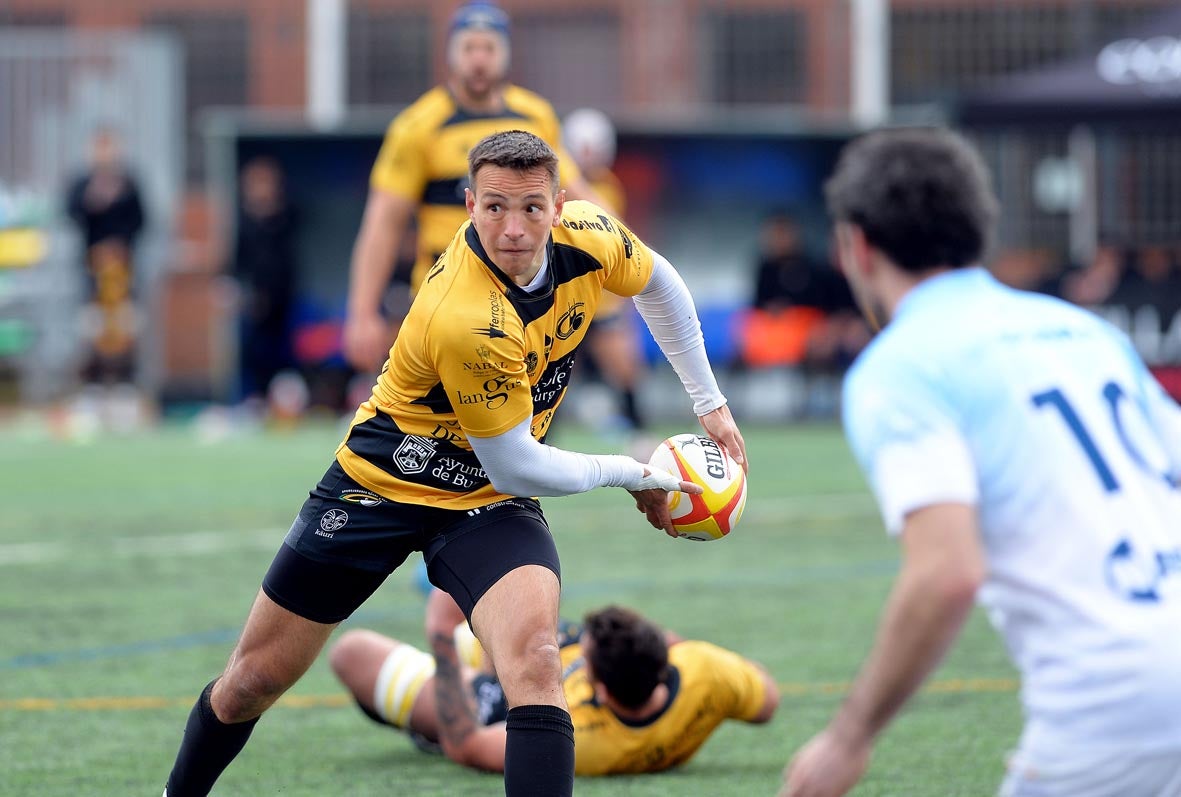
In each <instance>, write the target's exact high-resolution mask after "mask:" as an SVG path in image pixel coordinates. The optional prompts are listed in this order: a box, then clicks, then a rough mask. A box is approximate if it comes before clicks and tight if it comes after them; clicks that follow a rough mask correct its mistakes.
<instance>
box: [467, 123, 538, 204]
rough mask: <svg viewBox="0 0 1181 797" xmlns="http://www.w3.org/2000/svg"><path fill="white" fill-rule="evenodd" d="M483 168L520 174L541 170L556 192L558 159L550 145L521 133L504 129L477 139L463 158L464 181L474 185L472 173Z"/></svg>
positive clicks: (473, 174)
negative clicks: (494, 168)
mask: <svg viewBox="0 0 1181 797" xmlns="http://www.w3.org/2000/svg"><path fill="white" fill-rule="evenodd" d="M485 166H500V167H502V168H505V169H516V170H517V171H520V172H526V171H531V170H533V169H545V170H546V172H547V173H548V174H549V178H550V184H551V185H552V186H553V189H554V191H555V192H556V191H557V190H558V156H557V155H555V154H554V151H553V149H551V148H550V145H549V144H547V143H545V142H544V141H542V140H541V139H540V138H538V137H537V136H535V135H533V134H532V133H526V132H525V131H524V130H506V131H503V132H500V133H493V134H492V135H490V136H487V137H485V138H482V139H480V142H479V143H478V144H476V146H474V147H472V150H471V152H469V153H468V156H467V172H468V180H469V181H470V182H471V184H472V185H475V184H476V174H477V173H478V172H479V171H480V169H482V168H484V167H485Z"/></svg>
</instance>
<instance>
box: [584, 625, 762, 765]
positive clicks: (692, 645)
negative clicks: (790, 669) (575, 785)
mask: <svg viewBox="0 0 1181 797" xmlns="http://www.w3.org/2000/svg"><path fill="white" fill-rule="evenodd" d="M561 656H562V687H563V691H565V693H566V703H567V705H568V706H569V707H570V717H571V719H572V720H573V721H574V738H575V739H576V740H577V741H578V743H577V744H576V745H575V747H574V771H575V773H576V774H579V775H623V774H637V773H641V772H658V771H660V770H662V769H668V768H669V767H675V766H678V765H680V764H683V763H685V762H686V761H688V760H689V759H690V758H692V757H693V754H694V753H696V752H697V750H698V749H699V748H700V747H701V745H702V744H704V743H705V740H706V739H708V738H709V735H710V734H711V733H713V731H714V729H715V728H717V727H718V725H720V724H722V721H723V720H727V719H736V720H745V721H749V720H752V719H754V718H755V717H756V716H758V714H759V711H760V710H761V709H762V707H763V703H764V702H765V701H766V699H767V695H766V690H765V687H764V685H763V677H762V674H761V673H760V671H759V669H758V668H757V667H756V666H755V665H754V664H753V663H752V662H750V661H747V660H746V659H744V658H743V657H742V656H739V655H738V654H737V653H732V652H731V651H729V650H726V649H725V648H720V647H718V646H717V645H711V644H710V643H708V642H697V641H686V642H678V643H677V644H675V645H673V646H672V647H670V648H669V649H668V658H669V664H671V665H672V668H671V678H670V679H669V683H668V686H669V691H670V692H671V699H670V700H669V703H668V705H667V706H666V707H665V709H664V710H663V711H662V712H660V713H659V714H658V715H656V716H655V717H653V718H652V719H649V720H646V721H645V722H643V723H636V724H633V723H630V722H624V721H623V720H621V719H620V718H619V717H617V716H616V715H615V713H614V712H613V711H611V709H609V708H607V707H606V706H601V705H599V704H598V703H597V702H595V696H594V687H592V686H591V683H590V681H589V680H588V679H587V677H586V663H585V661H584V660H583V658H582V648H581V647H580V646H578V645H571V646H569V647H565V648H562V650H561Z"/></svg>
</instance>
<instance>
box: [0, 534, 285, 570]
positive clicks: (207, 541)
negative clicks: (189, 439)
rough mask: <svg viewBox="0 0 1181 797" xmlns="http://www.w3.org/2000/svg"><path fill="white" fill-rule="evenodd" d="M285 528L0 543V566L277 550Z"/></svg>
mask: <svg viewBox="0 0 1181 797" xmlns="http://www.w3.org/2000/svg"><path fill="white" fill-rule="evenodd" d="M286 533H287V529H281V528H277V527H276V528H269V529H247V530H228V531H192V532H188V533H184V534H162V535H157V536H152V537H112V538H110V539H102V538H91V539H88V540H86V541H85V542H84V543H79V542H73V543H64V542H20V543H12V544H0V567H4V566H5V565H29V564H51V563H53V562H60V561H63V560H65V559H82V560H86V559H95V558H99V559H131V558H135V557H151V558H169V557H173V556H191V555H199V554H211V553H218V554H221V553H225V552H226V551H232V550H240V549H243V548H249V549H255V548H274V549H277V548H278V546H279V543H280V542H281V541H282V540H283V535H284V534H286Z"/></svg>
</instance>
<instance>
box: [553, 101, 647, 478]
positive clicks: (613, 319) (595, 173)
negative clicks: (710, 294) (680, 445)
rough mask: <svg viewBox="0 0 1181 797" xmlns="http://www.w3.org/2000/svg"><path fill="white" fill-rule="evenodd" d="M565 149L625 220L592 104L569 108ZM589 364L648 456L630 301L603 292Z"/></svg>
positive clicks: (604, 130) (611, 139)
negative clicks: (638, 396)
mask: <svg viewBox="0 0 1181 797" xmlns="http://www.w3.org/2000/svg"><path fill="white" fill-rule="evenodd" d="M562 139H563V143H564V144H565V145H566V151H567V152H569V153H570V156H571V157H572V158H573V159H574V162H575V163H576V164H577V165H578V168H579V170H580V171H581V172H582V176H583V179H585V180H586V182H587V183H588V184H589V185H590V187H591V189H592V190H593V191H594V192H595V194H597V195H598V196H599V197H600V199H601V201H602V204H603V207H604V209H605V210H607V211H608V212H610V213H612V214H613V215H615V216H616V217H617V218H619V219H623V215H624V211H625V204H626V197H625V194H624V188H623V183H622V182H621V181H620V180H619V178H618V177H616V176H615V174H614V172H612V171H611V166H612V165H613V164H614V163H615V148H616V132H615V125H614V124H613V123H612V122H611V120H610V118H608V116H607V115H606V114H605V113H603V112H602V111H599V110H597V109H595V108H579V109H578V110H576V111H572V112H571V113H570V114H569V115H568V116H567V117H566V118H565V120H563V123H562ZM586 342H587V347H588V352H589V354H590V357H589V358H588V359H589V362H588V364H589V365H591V367H592V368H593V369H594V370H595V371H597V372H598V374H599V375H600V376H601V377H602V379H603V381H604V382H605V383H606V384H607V385H608V386H610V387H611V389H612V390H614V391H615V393H616V395H617V397H618V405H619V406H618V412H619V415H618V416H617V417H618V418H619V419H620V420H621V421H622V423H623V425H624V426H625V431H626V432H627V433H628V434H629V435H631V436H632V440H631V441H630V443H629V447H630V449H631V451H632V454H633V456H635V457H636V458H637V459H639V460H640V461H642V462H646V461H647V460H648V457H649V455H651V453H652V449H653V448H654V447H655V445H656V442H657V441H656V440H655V439H650V437H649V435H647V434H645V433H644V430H645V429H646V428H647V424H646V422H645V420H644V417H643V414H642V413H641V411H640V407H639V402H638V400H637V397H636V390H637V388H638V387H639V383H640V380H641V378H642V377H643V364H642V358H641V356H640V346H639V338H638V337H637V328H636V319H635V312H634V309H633V305H632V303H631V301H630V300H627V299H622V298H620V297H618V296H615V295H614V294H612V293H607V292H604V293H603V296H602V298H601V299H600V301H599V308H598V310H597V311H596V312H595V316H594V318H593V319H592V320H591V326H590V330H589V331H588V333H587V340H586Z"/></svg>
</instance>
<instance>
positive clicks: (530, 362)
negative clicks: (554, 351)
mask: <svg viewBox="0 0 1181 797" xmlns="http://www.w3.org/2000/svg"><path fill="white" fill-rule="evenodd" d="M537 362H538V360H537V352H535V351H531V352H529V353H528V354H526V355H525V373H527V374H529V376H533V372H534V371H536V370H537Z"/></svg>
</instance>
